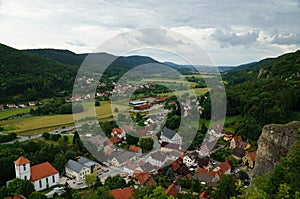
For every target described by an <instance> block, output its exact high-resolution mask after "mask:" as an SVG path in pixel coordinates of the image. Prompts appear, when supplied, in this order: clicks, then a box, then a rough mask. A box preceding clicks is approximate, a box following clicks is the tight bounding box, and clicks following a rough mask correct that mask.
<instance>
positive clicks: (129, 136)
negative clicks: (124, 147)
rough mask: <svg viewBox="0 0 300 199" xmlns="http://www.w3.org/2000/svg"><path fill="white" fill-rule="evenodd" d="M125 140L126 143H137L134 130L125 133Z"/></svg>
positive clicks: (137, 138) (137, 139)
mask: <svg viewBox="0 0 300 199" xmlns="http://www.w3.org/2000/svg"><path fill="white" fill-rule="evenodd" d="M132 134H135V135H132ZM126 142H127V144H128V145H137V143H138V142H139V137H138V136H137V135H136V133H134V132H129V133H126Z"/></svg>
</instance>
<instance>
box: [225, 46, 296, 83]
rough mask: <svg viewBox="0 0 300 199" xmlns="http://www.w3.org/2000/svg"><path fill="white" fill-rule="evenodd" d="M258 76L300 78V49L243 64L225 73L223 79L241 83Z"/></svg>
mask: <svg viewBox="0 0 300 199" xmlns="http://www.w3.org/2000/svg"><path fill="white" fill-rule="evenodd" d="M258 78H259V79H265V78H279V79H281V80H300V51H299V50H298V51H296V52H293V53H287V54H284V55H281V56H279V57H277V58H267V59H264V60H261V61H259V62H253V63H250V64H245V65H241V66H238V67H236V68H234V69H232V70H230V71H227V72H225V73H223V79H224V80H226V81H227V82H228V83H229V84H240V83H243V82H246V81H249V80H252V79H258Z"/></svg>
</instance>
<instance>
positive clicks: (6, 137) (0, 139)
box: [0, 133, 17, 143]
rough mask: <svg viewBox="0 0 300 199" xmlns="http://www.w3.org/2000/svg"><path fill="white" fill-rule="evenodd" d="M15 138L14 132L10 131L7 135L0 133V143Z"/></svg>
mask: <svg viewBox="0 0 300 199" xmlns="http://www.w3.org/2000/svg"><path fill="white" fill-rule="evenodd" d="M16 138H17V134H16V133H10V134H8V135H0V143H3V142H10V141H13V140H15V139H16Z"/></svg>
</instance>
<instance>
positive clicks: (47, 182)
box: [14, 156, 59, 191]
mask: <svg viewBox="0 0 300 199" xmlns="http://www.w3.org/2000/svg"><path fill="white" fill-rule="evenodd" d="M14 163H15V172H16V178H20V179H23V180H30V181H31V182H32V183H33V185H34V189H35V190H36V191H41V190H44V189H47V188H49V187H52V186H55V185H58V184H59V172H58V171H57V170H56V169H55V168H54V167H53V166H52V165H51V164H50V163H49V162H44V163H41V164H38V165H35V166H32V167H31V166H30V161H29V160H28V159H26V158H25V157H22V156H21V157H19V158H18V159H17V160H16V161H15V162H14Z"/></svg>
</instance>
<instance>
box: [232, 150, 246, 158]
mask: <svg viewBox="0 0 300 199" xmlns="http://www.w3.org/2000/svg"><path fill="white" fill-rule="evenodd" d="M245 154H246V150H245V149H243V148H235V149H233V150H232V155H234V156H236V157H239V158H242V157H244V156H245Z"/></svg>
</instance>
